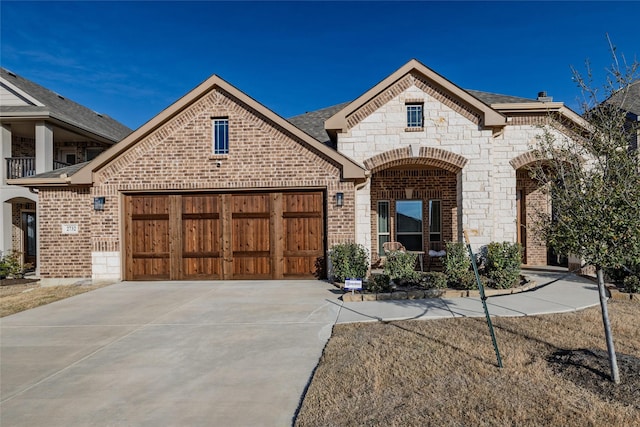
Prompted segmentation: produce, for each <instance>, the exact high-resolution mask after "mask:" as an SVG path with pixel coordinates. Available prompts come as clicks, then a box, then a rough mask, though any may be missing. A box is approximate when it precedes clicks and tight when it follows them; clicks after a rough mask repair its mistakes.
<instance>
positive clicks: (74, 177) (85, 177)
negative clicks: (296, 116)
mask: <svg viewBox="0 0 640 427" xmlns="http://www.w3.org/2000/svg"><path fill="white" fill-rule="evenodd" d="M216 88H218V89H221V90H223V91H224V92H227V93H228V94H230V95H231V96H232V97H234V98H236V99H237V100H238V101H240V102H241V103H243V104H245V105H247V106H248V107H250V108H252V109H253V110H255V111H256V112H257V113H258V114H260V115H262V116H263V117H265V118H266V119H267V120H269V121H272V122H273V123H275V124H276V125H277V126H280V127H281V128H282V129H284V131H285V132H288V133H289V134H291V135H293V137H294V138H297V139H299V140H301V141H302V142H303V143H305V144H308V145H309V146H310V147H311V148H312V149H313V150H315V151H316V152H319V153H320V154H322V155H324V156H326V157H327V158H329V159H331V160H333V161H335V162H336V163H337V164H338V165H340V167H341V168H342V178H343V179H359V178H364V176H365V175H364V169H363V168H362V167H361V166H360V165H358V164H357V163H355V162H354V161H353V160H351V159H349V158H347V157H346V156H344V155H342V154H340V153H338V152H337V151H335V150H333V149H332V148H330V147H328V146H326V145H324V144H322V143H321V142H320V141H318V140H316V139H315V138H313V137H312V136H310V135H309V134H307V133H306V132H304V131H302V130H301V129H299V128H297V127H296V126H294V125H293V124H292V123H290V122H288V121H287V120H285V119H284V118H282V117H280V116H279V115H277V114H276V113H274V112H273V111H271V110H270V109H268V108H267V107H265V106H264V105H262V104H260V103H259V102H258V101H256V100H254V99H253V98H251V97H249V96H248V95H246V94H245V93H244V92H242V91H240V90H238V89H237V88H235V87H234V86H232V85H231V84H229V83H227V82H226V81H224V80H223V79H222V78H220V77H219V76H217V75H215V74H214V75H212V76H211V77H209V78H208V79H207V80H205V81H204V82H202V83H201V84H200V85H198V86H197V87H196V88H195V89H193V90H191V91H190V92H189V93H187V94H186V95H184V96H183V97H182V98H180V99H178V100H177V101H176V102H174V103H173V104H171V105H170V106H169V107H167V108H166V109H164V110H163V111H161V112H160V113H159V114H158V115H157V116H155V117H154V118H152V119H151V120H149V121H148V122H147V123H145V124H143V125H142V126H141V127H139V128H138V129H137V130H135V131H134V132H133V133H131V134H130V135H129V136H127V137H126V138H125V139H123V140H122V141H120V142H119V143H117V144H116V145H114V146H112V147H111V148H109V149H108V150H107V151H105V152H103V153H102V154H100V155H99V156H98V157H96V158H95V159H94V160H92V161H91V162H89V163H85V164H83V167H81V168H80V169H78V170H73V169H70V168H69V169H67V168H65V170H64V171H63V173H60V171H61V170H57V171H54V172H58V176H57V177H51V176H49V174H48V173H44V174H39V175H36V176H34V177H30V178H21V179H15V180H10V181H9V183H10V184H17V185H23V186H30V187H37V186H49V185H91V184H93V173H94V172H96V171H99V170H100V169H102V168H104V167H105V166H107V165H108V164H109V163H110V162H111V161H113V160H115V159H116V158H118V157H119V156H120V155H122V154H124V153H125V152H126V151H127V150H128V149H129V148H131V147H133V146H134V145H135V144H137V143H138V142H140V141H141V140H143V139H144V138H145V137H146V136H148V135H149V134H151V133H152V132H154V131H155V130H157V129H158V128H160V127H162V126H163V125H164V124H165V123H166V122H167V121H169V120H170V119H172V118H173V117H175V116H176V115H177V114H179V113H181V112H182V111H184V110H185V109H187V108H188V107H189V106H191V105H192V104H193V103H194V102H196V101H197V100H199V99H200V98H202V97H203V96H205V95H206V94H208V93H209V92H210V91H212V90H214V89H216Z"/></svg>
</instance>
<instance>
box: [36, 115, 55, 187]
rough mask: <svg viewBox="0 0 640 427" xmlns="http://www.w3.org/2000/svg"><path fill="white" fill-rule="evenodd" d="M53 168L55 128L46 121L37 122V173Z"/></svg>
mask: <svg viewBox="0 0 640 427" xmlns="http://www.w3.org/2000/svg"><path fill="white" fill-rule="evenodd" d="M51 170H53V128H52V127H51V125H49V124H48V123H45V122H37V123H36V173H37V174H38V173H42V172H48V171H51Z"/></svg>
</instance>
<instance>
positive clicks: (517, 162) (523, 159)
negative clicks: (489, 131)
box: [509, 150, 586, 170]
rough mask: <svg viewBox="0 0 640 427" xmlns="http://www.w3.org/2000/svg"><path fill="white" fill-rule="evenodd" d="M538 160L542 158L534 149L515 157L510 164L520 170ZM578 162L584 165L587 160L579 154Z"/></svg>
mask: <svg viewBox="0 0 640 427" xmlns="http://www.w3.org/2000/svg"><path fill="white" fill-rule="evenodd" d="M538 160H540V154H539V153H538V152H537V151H535V150H532V151H527V152H526V153H522V154H520V155H519V156H516V157H514V158H513V159H511V160H510V161H509V164H510V165H511V166H512V167H513V169H515V170H518V169H520V168H522V167H525V166H527V165H530V164H531V163H534V162H537V161H538ZM578 162H579V163H580V164H581V165H583V164H584V163H585V162H586V160H585V159H584V158H583V157H580V156H578Z"/></svg>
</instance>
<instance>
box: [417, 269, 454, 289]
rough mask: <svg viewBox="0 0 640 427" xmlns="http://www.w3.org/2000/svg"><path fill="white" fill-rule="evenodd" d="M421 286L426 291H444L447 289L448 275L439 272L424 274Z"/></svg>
mask: <svg viewBox="0 0 640 427" xmlns="http://www.w3.org/2000/svg"><path fill="white" fill-rule="evenodd" d="M420 286H422V287H423V288H425V289H444V288H446V287H447V275H446V274H444V273H440V272H439V271H430V272H428V273H422V277H421V278H420Z"/></svg>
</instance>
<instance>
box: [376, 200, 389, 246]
mask: <svg viewBox="0 0 640 427" xmlns="http://www.w3.org/2000/svg"><path fill="white" fill-rule="evenodd" d="M389 241H391V234H390V231H389V202H388V201H386V200H380V201H378V254H379V255H380V256H384V248H383V245H384V244H385V243H386V242H389Z"/></svg>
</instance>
